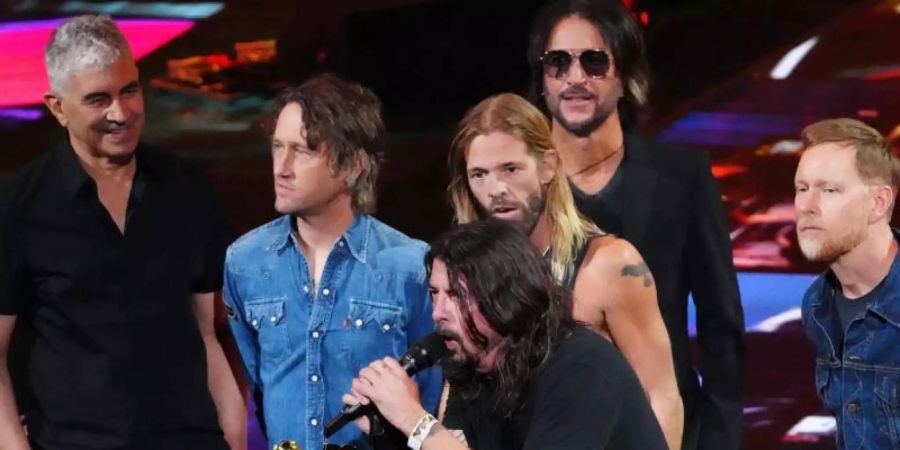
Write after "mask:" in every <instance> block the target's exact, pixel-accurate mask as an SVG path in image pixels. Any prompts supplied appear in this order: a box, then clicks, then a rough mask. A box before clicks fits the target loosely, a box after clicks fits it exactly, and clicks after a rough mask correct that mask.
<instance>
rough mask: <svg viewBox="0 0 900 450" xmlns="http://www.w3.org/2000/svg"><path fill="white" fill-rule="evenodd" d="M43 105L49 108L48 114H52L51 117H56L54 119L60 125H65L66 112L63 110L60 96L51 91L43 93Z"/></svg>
mask: <svg viewBox="0 0 900 450" xmlns="http://www.w3.org/2000/svg"><path fill="white" fill-rule="evenodd" d="M44 105H46V106H47V109H48V110H50V114H53V117H56V121H57V122H59V124H60V125H62V126H63V127H65V126H66V125H67V124H68V123H69V121H68V119H66V113H65V112H63V107H62V97H60V96H59V95H57V94H56V93H54V92H52V91H51V92H47V93H46V94H44Z"/></svg>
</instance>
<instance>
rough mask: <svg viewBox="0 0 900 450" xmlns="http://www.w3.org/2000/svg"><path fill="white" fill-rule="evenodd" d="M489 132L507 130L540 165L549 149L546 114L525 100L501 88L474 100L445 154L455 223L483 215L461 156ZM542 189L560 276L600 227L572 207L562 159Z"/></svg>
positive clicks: (555, 266) (553, 258)
mask: <svg viewBox="0 0 900 450" xmlns="http://www.w3.org/2000/svg"><path fill="white" fill-rule="evenodd" d="M494 132H501V133H506V134H509V135H511V136H514V137H516V138H517V139H519V140H521V141H522V142H524V143H525V145H526V146H527V147H528V152H529V153H530V154H531V156H532V157H534V158H535V160H536V161H537V163H538V164H542V161H543V158H544V153H546V152H547V150H549V149H552V148H553V142H552V141H551V138H550V125H549V124H548V123H547V119H546V118H545V117H544V115H543V114H541V112H540V111H538V109H537V108H535V107H534V106H533V105H532V104H531V103H529V102H528V100H525V99H524V98H522V97H520V96H518V95H515V94H509V93H506V94H499V95H495V96H493V97H489V98H487V99H485V100H482V101H481V102H480V103H478V104H477V105H475V107H474V108H472V109H470V110H469V112H468V113H466V116H465V117H464V118H463V120H462V122H460V124H459V129H458V131H457V133H456V137H455V138H454V139H453V144H452V146H451V149H450V155H449V158H448V167H449V168H450V169H449V170H450V186H449V187H448V188H447V194H448V196H449V197H450V203H452V204H453V212H454V215H455V219H456V222H457V223H460V224H464V223H469V222H473V221H475V220H479V219H482V218H483V217H481V214H482V212H481V209H479V208H478V206H477V204H478V203H477V202H478V200H477V199H476V198H475V196H474V194H473V193H472V190H471V189H470V188H469V182H468V177H467V175H466V174H467V171H466V157H467V155H468V150H469V146H470V145H471V144H472V140H474V139H475V137H477V136H481V135H487V134H491V133H494ZM545 194H546V200H547V201H546V206H545V208H546V212H547V218H548V219H549V222H550V230H551V237H550V267H551V269H552V271H553V274H554V275H555V276H556V277H557V279H560V280H562V279H564V278H565V276H566V273H567V271H569V270H571V266H572V263H573V261H574V259H575V256H576V250H577V249H578V248H581V246H582V245H584V243H585V242H586V241H587V240H588V238H589V237H590V236H591V235H595V234H599V233H601V231H600V229H599V228H597V226H596V225H594V223H593V222H591V221H590V220H588V219H587V218H585V217H584V216H583V215H581V214H580V213H579V212H578V209H577V208H576V207H575V200H574V198H573V197H572V190H571V188H570V187H569V181H568V180H567V179H566V176H565V173H564V172H563V168H562V165H561V164H560V165H558V167H557V170H556V173H555V174H554V175H553V178H552V179H551V180H550V183H549V185H548V186H547V187H546V193H545Z"/></svg>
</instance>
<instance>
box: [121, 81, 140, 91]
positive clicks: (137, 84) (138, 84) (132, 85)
mask: <svg viewBox="0 0 900 450" xmlns="http://www.w3.org/2000/svg"><path fill="white" fill-rule="evenodd" d="M136 87H140V83H138V82H137V81H132V82H131V83H128V84H126V85H125V87H123V88H122V89H121V90H120V91H119V92H122V91H127V90H129V89H134V88H136Z"/></svg>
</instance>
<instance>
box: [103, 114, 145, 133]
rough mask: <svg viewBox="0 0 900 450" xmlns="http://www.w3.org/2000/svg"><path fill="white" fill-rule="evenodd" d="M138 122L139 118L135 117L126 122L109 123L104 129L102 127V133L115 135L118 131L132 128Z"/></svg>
mask: <svg viewBox="0 0 900 450" xmlns="http://www.w3.org/2000/svg"><path fill="white" fill-rule="evenodd" d="M137 121H138V116H134V117H132V118H130V119H128V120H127V121H125V122H112V121H107V122H106V124H104V125H103V126H102V127H100V131H103V132H106V133H113V132H116V131H124V130H127V129H129V128H131V127H132V126H133V125H134V124H135V123H136V122H137Z"/></svg>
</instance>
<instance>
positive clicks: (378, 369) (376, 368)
mask: <svg viewBox="0 0 900 450" xmlns="http://www.w3.org/2000/svg"><path fill="white" fill-rule="evenodd" d="M368 369H369V370H371V371H372V372H375V373H377V374H379V375H381V374H382V373H384V372H386V371H387V367H385V365H384V361H383V360H380V359H376V360H375V361H372V362H371V363H370V364H369V367H368Z"/></svg>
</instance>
